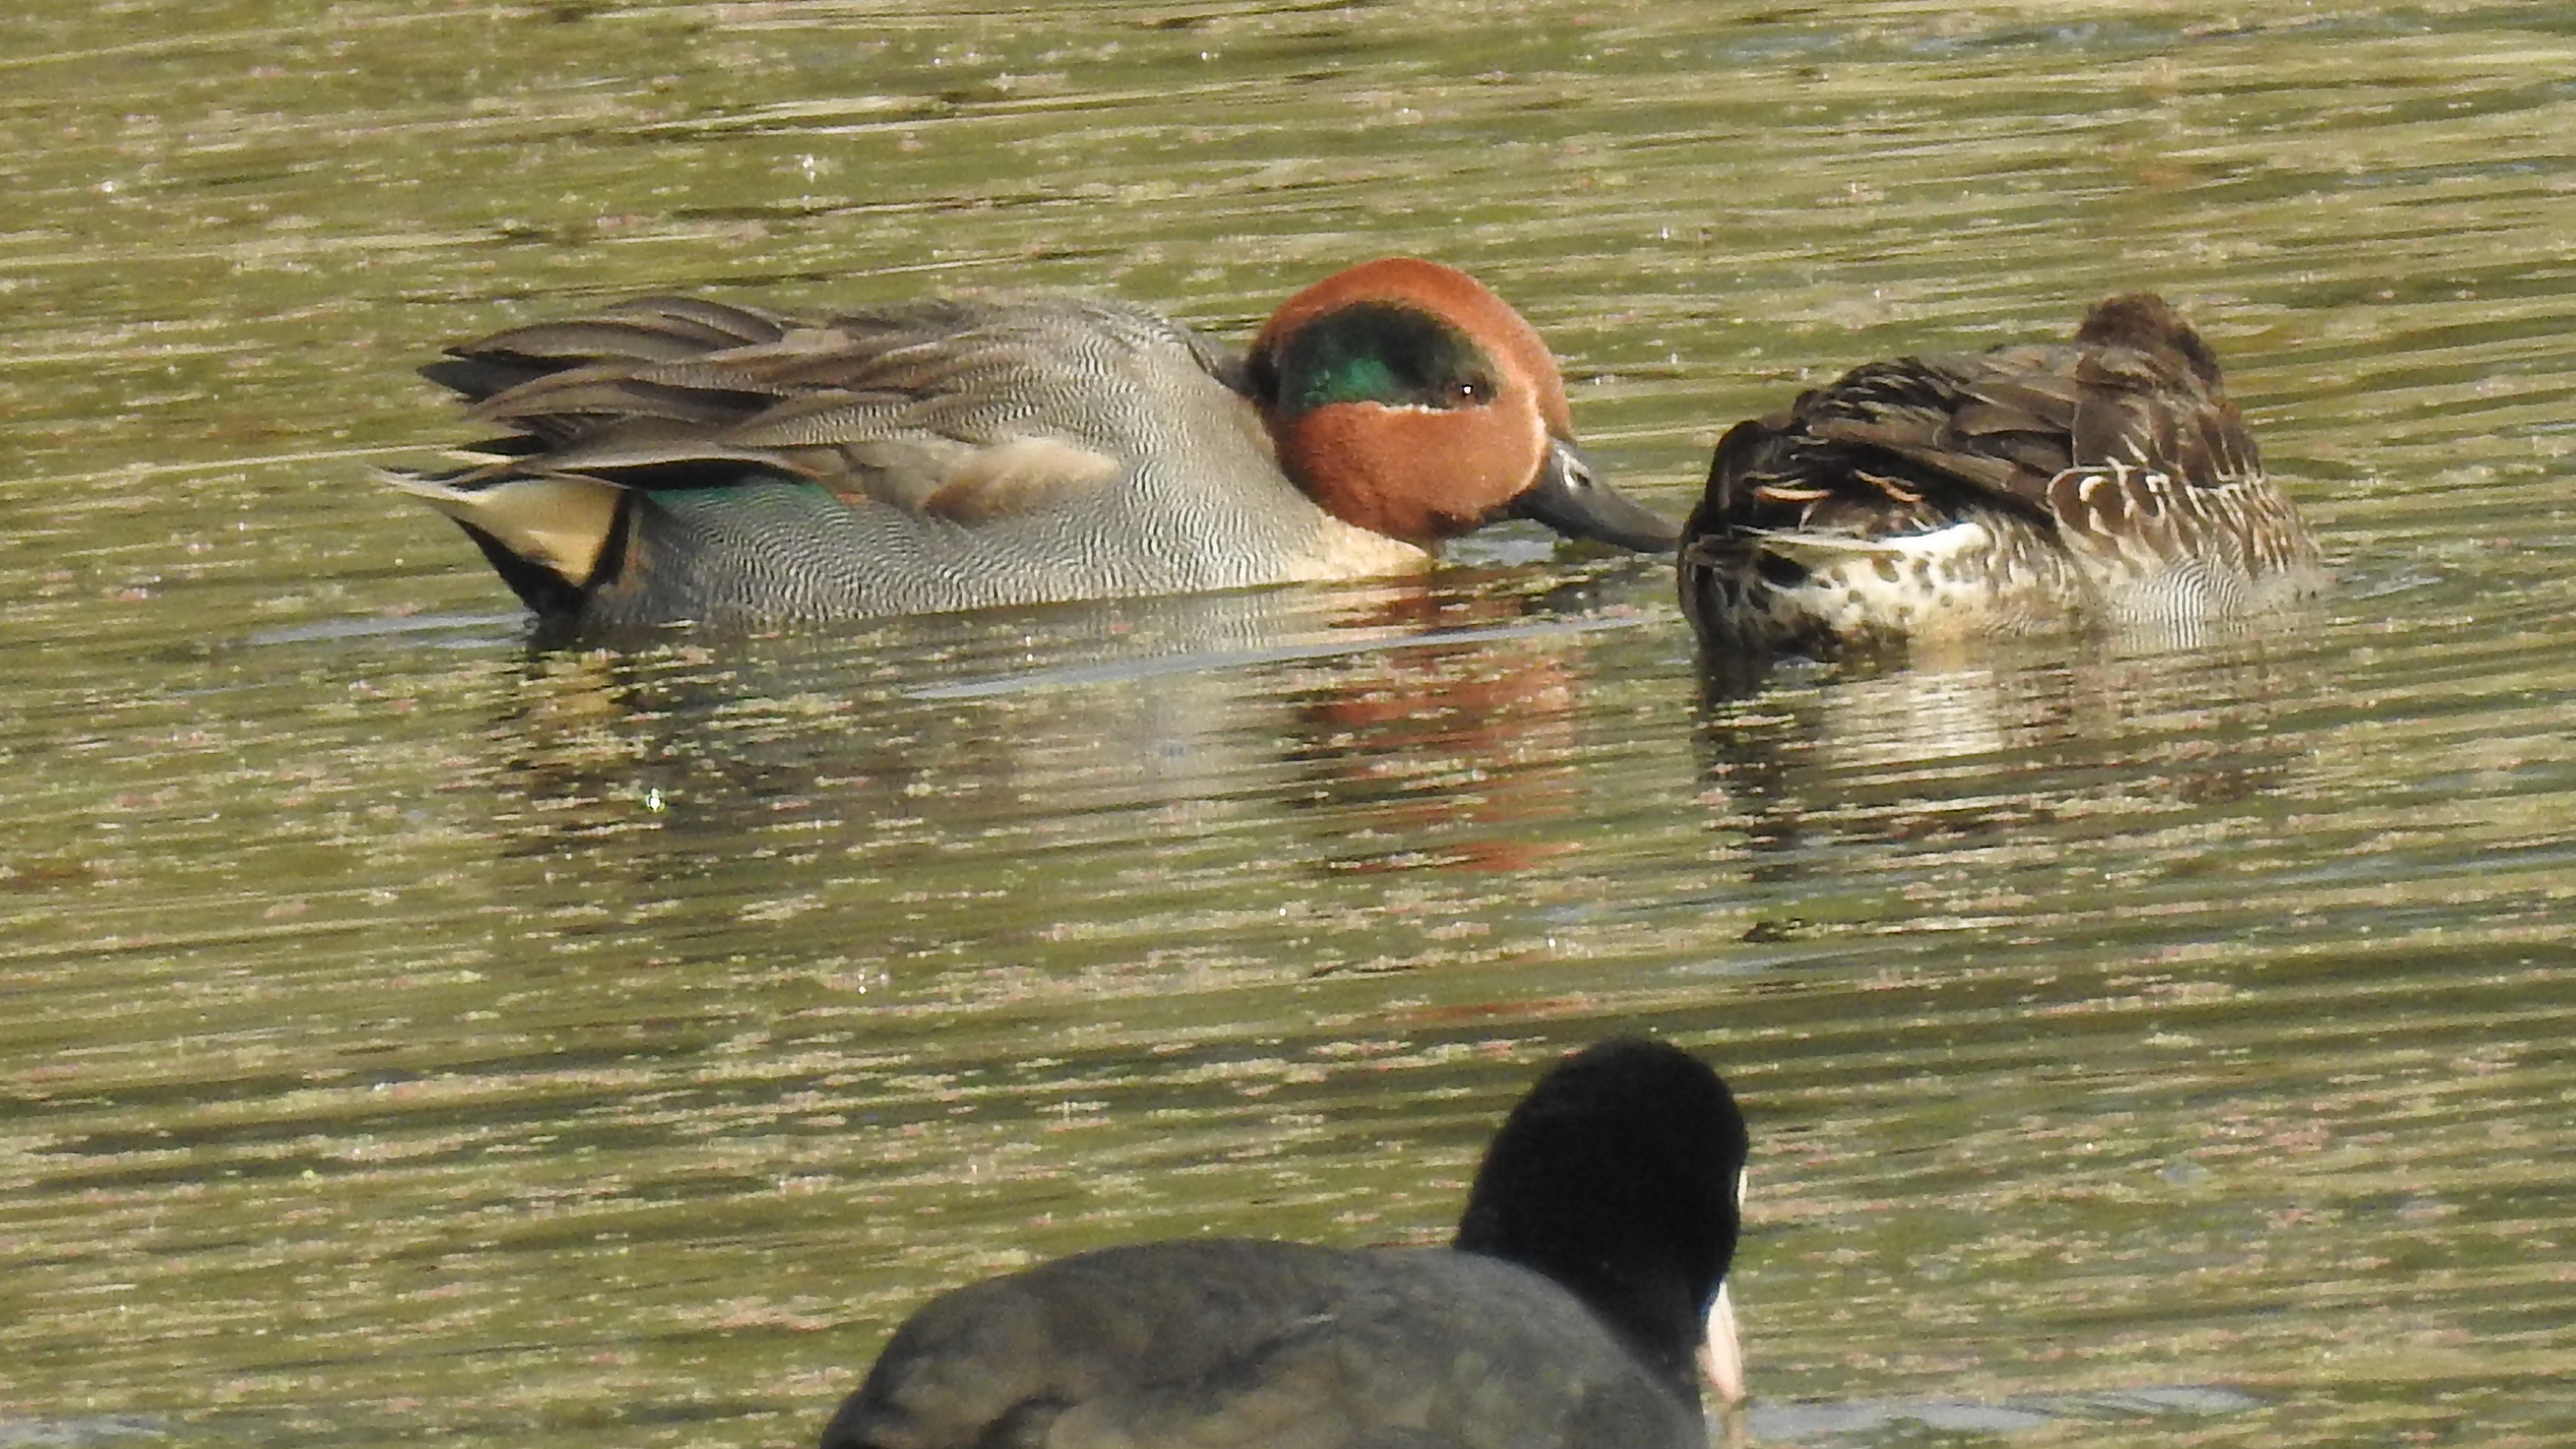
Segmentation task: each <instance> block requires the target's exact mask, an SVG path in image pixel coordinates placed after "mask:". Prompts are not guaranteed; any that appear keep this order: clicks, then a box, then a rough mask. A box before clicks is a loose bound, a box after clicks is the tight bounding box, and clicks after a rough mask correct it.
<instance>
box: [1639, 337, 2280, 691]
mask: <svg viewBox="0 0 2576 1449" xmlns="http://www.w3.org/2000/svg"><path fill="white" fill-rule="evenodd" d="M2325 582H2326V574H2325V570H2324V568H2323V565H2322V563H2321V562H2320V559H2319V554H2318V549H2317V544H2316V540H2315V539H2314V538H2313V537H2312V536H2311V535H2310V534H2309V532H2308V529H2307V526H2306V524H2304V523H2303V522H2301V520H2300V518H2299V514H2298V510H2297V509H2295V508H2294V507H2292V506H2291V503H2290V500H2289V499H2288V498H2287V497H2286V496H2285V495H2283V493H2282V492H2281V490H2280V489H2279V487H2278V486H2276V485H2275V484H2274V483H2273V482H2272V481H2271V480H2270V479H2269V478H2267V477H2266V476H2265V475H2264V472H2263V466H2262V461H2261V458H2260V455H2259V454H2258V453H2257V451H2256V449H2255V446H2254V439H2253V437H2252V435H2251V434H2250V433H2249V432H2248V431H2247V430H2246V427H2245V420H2244V418H2243V416H2242V415H2241V414H2240V413H2239V412H2238V411H2237V408H2236V405H2235V404H2234V403H2233V402H2231V401H2229V400H2228V397H2227V393H2226V389H2225V387H2224V386H2223V384H2222V383H2221V380H2220V377H2219V370H2218V360H2217V358H2216V357H2215V356H2214V355H2213V354H2212V353H2211V352H2210V349H2209V347H2208V344H2206V343H2205V342H2203V341H2202V340H2201V338H2200V336H2199V334H2198V333H2196V332H2194V331H2193V330H2192V328H2191V326H2190V324H2189V323H2187V322H2185V321H2184V320H2183V319H2182V317H2181V316H2180V315H2179V314H2177V313H2176V312H2175V311H2174V310H2173V309H2172V308H2171V307H2169V306H2167V305H2166V304H2165V302H2164V301H2163V300H2162V299H2161V298H2159V297H2156V296H2154V295H2152V294H2149V293H2135V294H2131V295H2128V296H2120V297H2113V298H2110V299H2108V300H2107V301H2104V302H2102V303H2100V304H2099V305H2097V306H2096V307H2094V308H2093V310H2092V311H2091V312H2090V313H2089V314H2088V315H2087V316H2086V317H2085V319H2084V323H2083V325H2082V327H2081V328H2080V329H2078V331H2077V332H2076V334H2075V340H2074V341H2073V342H2071V343H2061V344H2023V345H2017V346H2007V347H1998V348H1996V349H1994V350H1992V351H1990V352H1985V353H1980V354H1975V355H1970V356H1935V357H1907V358H1900V359H1897V360H1895V361H1892V362H1876V363H1871V364H1869V365H1867V366H1864V367H1860V368H1857V369H1855V370H1853V371H1852V372H1850V373H1847V374H1845V375H1844V376H1843V377H1842V378H1841V380H1839V381H1837V382H1835V383H1833V384H1832V385H1831V386H1829V387H1825V388H1820V389H1818V390H1816V391H1813V392H1809V393H1806V394H1805V395H1803V396H1801V397H1800V398H1799V399H1798V401H1797V403H1796V404H1795V405H1794V406H1793V407H1791V408H1790V410H1789V411H1788V412H1786V413H1782V414H1778V415H1775V416H1772V417H1768V418H1764V419H1761V420H1759V421H1755V422H1746V423H1739V424H1737V425H1736V426H1735V427H1734V428H1733V429H1732V430H1731V431H1729V432H1728V433H1727V435H1726V437H1725V438H1724V439H1723V440H1722V441H1720V442H1719V444H1718V447H1717V456H1716V458H1715V459H1714V460H1713V461H1712V463H1711V465H1710V468H1709V477H1708V489H1707V492H1706V494H1705V495H1704V496H1703V497H1702V498H1701V500H1700V504H1699V507H1698V508H1697V510H1695V511H1694V512H1693V513H1692V515H1691V518H1690V522H1689V523H1688V525H1686V526H1685V528H1684V529H1683V541H1682V548H1681V593H1682V607H1683V608H1684V610H1685V611H1686V612H1688V613H1689V615H1690V617H1691V622H1692V624H1693V625H1694V626H1695V627H1696V628H1697V629H1698V631H1699V635H1700V638H1701V641H1702V642H1703V644H1704V645H1705V646H1706V648H1707V649H1708V650H1709V651H1711V652H1712V653H1713V654H1740V653H1752V654H1765V653H1775V652H1805V653H1829V652H1833V651H1835V650H1839V649H1848V648H1853V647H1862V648H1868V647H1877V646H1887V645H1897V644H1903V643H1905V642H1907V641H1911V640H1922V639H1930V638H1956V637H1963V636H1967V637H1973V636H1979V635H1994V634H2010V633H2019V632H2026V631H2030V630H2035V629H2045V628H2063V627H2068V626H2077V627H2090V626H2107V627H2112V628H2117V629H2123V630H2138V631H2142V632H2154V633H2160V634H2163V635H2165V636H2167V637H2171V638H2176V639H2187V638H2190V637H2193V636H2194V634H2195V633H2196V631H2197V630H2198V629H2199V628H2200V627H2201V626H2204V625H2206V624H2207V623H2209V622H2210V621H2213V620H2221V619H2229V618H2240V617H2243V616H2246V615H2249V614H2253V613H2257V612H2259V611H2261V610H2264V609H2267V608H2271V607H2275V606H2277V605H2279V604H2281V603H2283V602H2286V601H2287V600H2290V599H2293V598H2296V597H2299V596H2302V595H2305V594H2310V593H2314V592H2316V591H2317V590H2318V589H2320V588H2322V587H2323V586H2324V584H2325Z"/></svg>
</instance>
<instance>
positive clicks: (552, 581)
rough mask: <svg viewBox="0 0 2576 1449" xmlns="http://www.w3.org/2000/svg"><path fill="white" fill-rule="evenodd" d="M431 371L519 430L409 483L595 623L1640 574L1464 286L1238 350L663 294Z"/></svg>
mask: <svg viewBox="0 0 2576 1449" xmlns="http://www.w3.org/2000/svg"><path fill="white" fill-rule="evenodd" d="M423 372H424V373H425V374H426V375H427V376H428V377H430V378H431V379H432V380H433V381H436V382H439V383H442V384H444V385H446V386H448V387H450V388H452V389H454V390H455V391H457V392H458V393H461V394H462V395H464V396H465V397H466V398H467V399H468V400H469V401H470V402H471V404H472V406H471V407H470V409H469V411H468V416H469V417H470V418H472V419H473V420H474V421H476V422H480V423H486V424H492V425H496V426H498V427H500V428H502V429H504V430H506V431H507V432H508V434H509V436H507V437H504V438H502V439H500V440H499V441H497V442H494V443H491V444H488V445H486V446H485V448H484V449H482V450H481V451H480V453H479V454H478V455H476V466H473V467H469V468H467V469H464V470H462V471H459V472H453V473H448V474H444V475H439V476H405V477H401V478H398V479H397V480H396V481H397V483H398V486H400V487H402V488H403V489H405V490H406V491H408V492H411V493H414V494H417V495H418V496H420V497H422V498H424V499H426V500H428V501H429V503H430V504H431V505H432V506H433V507H436V508H438V509H439V510H440V511H441V512H444V513H446V514H447V515H448V516H449V517H451V518H453V519H455V520H456V521H457V522H458V523H459V524H462V525H463V526H464V528H465V531H466V532H467V533H468V534H469V535H471V536H472V537H473V539H474V541H475V542H476V543H478V544H480V545H481V546H482V548H483V551H484V553H485V554H486V555H487V556H488V557H489V558H490V559H491V560H492V563H493V565H494V566H495V567H496V568H498V569H499V570H500V573H501V577H502V578H503V579H504V580H506V581H507V582H508V583H509V584H510V586H511V587H512V588H513V589H515V590H517V591H518V594H519V596H520V597H521V598H522V599H524V600H526V601H527V604H528V606H529V607H530V608H532V609H534V610H535V611H536V612H537V613H538V614H539V615H541V616H543V617H545V618H548V619H550V620H554V621H558V622H563V623H569V624H573V625H576V626H580V627H601V628H617V627H627V626H635V625H649V624H661V623H672V622H681V621H701V622H711V623H722V624H772V623H782V622H788V621H795V620H822V619H832V618H850V617H859V616H866V615H877V614H897V613H935V612H941V611H946V610H954V609H974V608H983V607H988V606H993V605H1005V604H1035V603H1047V602H1055V601H1061V600H1072V599H1089V598H1108V597H1123V596H1136V595H1147V594H1169V593H1189V592H1196V591H1199V590H1206V589H1225V588H1236V587H1242V586H1246V585H1255V584H1275V583H1286V582H1292V581H1297V580H1308V579H1341V578H1358V577H1367V576H1371V575H1377V574H1389V573H1401V572H1407V571H1411V570H1416V569H1421V568H1425V567H1428V566H1429V564H1430V562H1431V560H1432V557H1433V554H1434V552H1435V551H1436V550H1437V549H1438V547H1439V545H1440V543H1441V542H1442V541H1443V540H1445V539H1448V538H1451V537H1454V536H1456V535H1458V534H1461V533H1465V532H1467V531H1468V530H1470V529H1473V528H1476V527H1478V526H1479V525H1481V524H1484V523H1487V522H1490V521H1493V520H1495V519H1497V518H1502V517H1506V516H1514V517H1524V518H1532V519H1536V520H1538V521H1540V522H1543V523H1546V524H1548V525H1550V526H1552V527H1554V528H1556V529H1557V530H1559V531H1560V532H1563V533H1567V534H1570V535H1572V536H1575V537H1578V538H1593V539H1600V540H1604V541H1607V542H1610V543H1615V544H1619V545H1622V546H1625V547H1628V548H1634V549H1639V550H1648V551H1651V550H1656V549H1662V548H1670V547H1671V546H1672V541H1673V530H1672V528H1671V525H1670V524H1668V523H1666V522H1665V521H1664V520H1662V519H1660V518H1658V517H1656V516H1655V515H1654V514H1652V513H1649V512H1647V511H1646V510H1645V509H1643V508H1641V507H1639V506H1638V505H1636V504H1634V503H1631V502H1629V501H1628V500H1627V499H1626V498H1624V497H1622V496H1620V495H1619V494H1617V493H1615V492H1613V491H1611V490H1610V489H1609V488H1607V487H1606V486H1604V485H1603V484H1601V483H1600V482H1599V481H1597V480H1596V479H1595V478H1594V477H1593V476H1592V474H1591V473H1590V471H1589V470H1588V469H1587V468H1586V467H1585V465H1584V463H1583V462H1582V460H1581V458H1580V457H1579V455H1577V454H1576V452H1575V451H1574V448H1573V445H1572V436H1573V428H1572V424H1571V421H1570V419H1569V418H1568V416H1567V409H1566V401H1565V389H1564V385H1563V383H1562V381H1561V380H1560V379H1559V377H1558V374H1557V369H1556V363H1555V361H1554V360H1553V359H1552V358H1551V357H1550V356H1549V355H1548V351H1547V348H1546V346H1545V344H1543V343H1541V342H1540V341H1539V338H1538V334H1537V333H1536V332H1535V331H1533V330H1532V329H1531V327H1530V325H1529V324H1528V323H1527V322H1526V321H1524V320H1522V318H1521V317H1520V315H1519V314H1518V313H1516V312H1514V311H1513V310H1512V309H1511V308H1510V307H1509V306H1507V305H1505V304H1504V302H1503V301H1502V300H1501V299H1500V298H1498V297H1496V296H1495V295H1494V294H1493V293H1492V292H1490V291H1488V290H1486V289H1485V288H1484V287H1483V286H1482V285H1480V284H1479V283H1477V282H1476V281H1475V280H1473V279H1472V278H1470V277H1468V276H1466V275H1465V274H1464V273H1461V272H1457V271H1453V270H1451V269H1450V268H1447V267H1443V266H1439V265H1436V264H1434V263H1431V262H1425V261H1417V260H1413V259H1410V258H1390V259H1385V260H1380V261H1376V262H1371V263H1368V264H1367V265H1364V266H1359V267H1354V268H1352V269H1350V270H1348V271H1345V272H1341V273H1339V274H1337V275H1335V276H1332V277H1329V278H1326V279H1325V280H1324V281H1322V282H1319V283H1317V284H1316V285H1314V286H1312V287H1310V288H1308V289H1307V290H1305V291H1304V292H1301V293H1299V294H1298V295H1296V296H1295V297H1292V298H1291V299H1289V301H1288V302H1287V304H1286V305H1284V306H1282V307H1281V308H1280V309H1279V311H1278V312H1277V313H1276V314H1275V315H1274V316H1272V317H1271V319H1270V321H1269V323H1268V325H1267V326H1265V327H1263V328H1262V330H1261V333H1260V335H1259V336H1258V337H1257V338H1255V339H1254V341H1253V344H1252V349H1251V352H1250V355H1249V356H1248V357H1246V358H1241V359H1235V358H1229V357H1226V356H1224V355H1222V354H1221V352H1220V351H1219V349H1217V348H1216V347H1215V346H1213V345H1211V344H1210V343H1209V342H1208V341H1207V340H1206V339H1204V338H1202V337H1200V336H1199V335H1197V334H1196V333H1194V332H1192V331H1191V330H1189V329H1188V328H1186V327H1184V326H1182V325H1180V324H1179V323H1176V322H1172V321H1169V320H1167V319H1165V318H1162V317H1159V316H1156V315H1154V314H1152V313H1149V312H1146V311H1143V310H1141V309H1138V308H1135V307H1129V306H1123V305H1120V304H1117V303H1106V302H1091V301H1082V300H1076V299H1071V298H1062V297H1050V298H1032V299H1022V300H1008V301H926V302H912V303H898V304H895V305H890V306H883V307H876V308H870V309H867V310H863V311H858V312H852V313H848V314H845V315H843V316H839V317H835V318H832V319H831V320H829V321H823V322H800V321H794V320H791V319H787V318H783V317H777V316H772V315H770V314H768V313H766V312H759V311H754V310H752V309H750V308H748V307H737V306H730V305H726V304H721V303H714V302H702V301H688V300H682V299H676V298H667V297H656V298H647V299H644V300H642V301H637V302H631V303H628V304H626V305H624V306H621V307H613V308H610V309H608V310H606V311H604V312H600V313H598V314H596V315H593V316H589V317H583V318H579V319H576V320H573V321H568V322H560V323H546V324H538V325H535V326H529V327H519V328H513V329H511V330H509V331H506V332H501V333H498V334H496V335H494V336H491V337H487V338H484V339H482V340H481V341H478V342H472V343H468V344H466V345H464V346H462V347H458V348H455V349H453V350H452V352H451V354H450V357H449V359H448V360H446V361H443V362H439V363H435V364H432V365H431V366H429V367H427V368H424V369H423Z"/></svg>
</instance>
